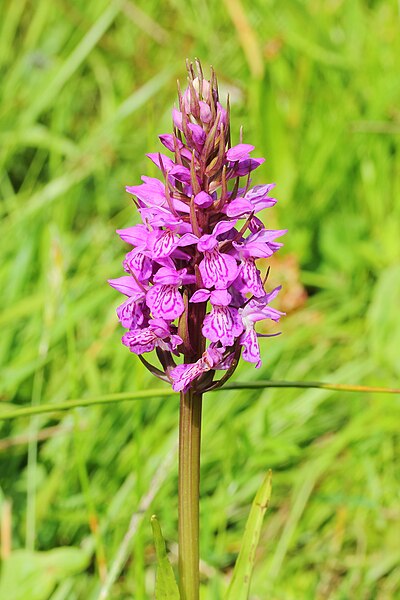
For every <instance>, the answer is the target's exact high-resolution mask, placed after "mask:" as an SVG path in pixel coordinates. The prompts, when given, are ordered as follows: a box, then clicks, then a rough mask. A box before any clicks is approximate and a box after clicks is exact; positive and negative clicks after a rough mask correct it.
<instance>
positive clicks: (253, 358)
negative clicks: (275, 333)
mask: <svg viewBox="0 0 400 600" xmlns="http://www.w3.org/2000/svg"><path fill="white" fill-rule="evenodd" d="M280 289H281V286H279V287H277V288H275V289H274V290H273V291H272V292H270V293H269V294H266V295H265V296H263V297H262V298H257V299H254V300H250V302H249V303H248V304H247V305H246V306H245V307H244V308H239V314H240V317H241V319H242V323H243V327H244V332H243V334H242V335H241V337H240V340H239V343H240V345H241V346H243V354H242V356H243V358H244V360H247V362H251V363H256V367H257V368H259V367H260V366H261V357H260V348H259V345H258V339H257V334H256V332H255V329H254V326H255V324H256V323H257V322H258V321H263V320H264V319H271V320H272V321H279V319H280V318H281V316H282V315H284V314H285V313H283V312H280V311H279V310H276V309H275V308H271V307H270V306H268V303H269V302H271V300H273V299H274V298H275V297H276V296H277V295H278V292H279V290H280Z"/></svg>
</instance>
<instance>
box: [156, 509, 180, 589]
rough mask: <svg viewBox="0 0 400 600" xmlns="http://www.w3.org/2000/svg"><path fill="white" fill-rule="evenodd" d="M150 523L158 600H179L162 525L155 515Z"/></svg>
mask: <svg viewBox="0 0 400 600" xmlns="http://www.w3.org/2000/svg"><path fill="white" fill-rule="evenodd" d="M150 521H151V526H152V528H153V537H154V545H155V547H156V555H157V576H156V600H179V599H180V596H179V590H178V586H177V583H176V581H175V575H174V572H173V570H172V567H171V564H170V562H169V560H168V556H167V551H166V548H165V541H164V538H163V536H162V532H161V527H160V524H159V522H158V519H157V517H156V516H155V515H153V516H152V517H151V520H150Z"/></svg>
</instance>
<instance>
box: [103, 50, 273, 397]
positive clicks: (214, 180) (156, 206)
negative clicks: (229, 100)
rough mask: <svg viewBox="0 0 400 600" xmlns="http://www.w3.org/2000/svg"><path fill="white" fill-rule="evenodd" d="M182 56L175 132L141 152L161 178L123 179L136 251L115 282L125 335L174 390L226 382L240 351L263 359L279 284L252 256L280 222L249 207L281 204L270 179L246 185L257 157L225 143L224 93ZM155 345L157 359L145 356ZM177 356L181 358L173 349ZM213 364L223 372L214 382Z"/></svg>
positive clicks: (267, 252) (261, 254) (266, 251)
mask: <svg viewBox="0 0 400 600" xmlns="http://www.w3.org/2000/svg"><path fill="white" fill-rule="evenodd" d="M195 68H196V72H195V69H194V67H193V65H188V74H189V77H188V87H187V89H186V91H185V92H184V93H183V94H181V93H180V92H179V95H178V97H179V109H176V108H174V109H173V112H172V118H173V123H174V133H172V134H165V135H160V141H161V143H162V144H163V145H164V147H165V148H166V149H167V150H168V151H169V152H171V153H172V155H173V157H172V158H171V157H170V156H167V155H165V154H162V153H154V154H148V157H149V158H150V160H151V161H152V162H153V163H154V164H155V165H156V166H157V167H158V168H159V169H160V172H161V174H160V179H156V178H153V177H142V181H143V183H141V184H140V185H136V186H130V187H127V188H126V189H127V191H128V192H129V193H130V194H132V195H133V198H134V202H135V204H136V206H137V209H138V211H139V213H140V216H141V219H142V221H143V223H141V224H139V225H134V226H133V227H128V228H126V229H120V230H118V231H117V233H118V234H119V236H120V237H121V238H122V239H123V240H124V241H125V242H127V243H128V244H130V245H131V246H132V249H131V250H130V251H129V252H128V254H127V255H126V257H125V260H124V262H123V266H124V270H125V272H126V273H127V275H124V276H123V277H119V278H118V279H111V280H110V281H109V283H110V285H111V286H112V287H114V288H115V289H117V290H118V291H119V292H122V293H123V294H125V296H127V299H126V300H125V302H124V303H123V304H121V305H120V306H119V307H118V309H117V314H118V318H119V320H120V321H121V323H122V326H123V327H125V328H126V329H128V331H127V332H126V333H125V334H124V335H123V337H122V342H123V344H125V346H127V347H128V348H129V349H130V350H131V352H134V353H135V354H137V355H138V356H140V357H141V359H142V361H143V362H144V364H145V365H146V366H147V367H148V368H149V369H150V370H151V371H152V372H153V373H154V374H155V375H157V376H159V377H161V378H162V379H166V380H168V381H170V382H171V383H172V386H173V388H174V390H176V391H184V392H185V391H187V390H188V389H189V388H195V389H196V390H197V391H199V392H201V391H205V390H209V389H211V388H215V387H216V386H218V385H221V384H222V383H224V382H225V381H226V380H227V379H228V377H229V376H230V375H231V374H232V373H233V371H234V369H235V368H236V365H237V362H238V359H239V356H240V354H241V353H242V356H243V359H244V360H246V361H248V362H252V363H255V365H256V366H257V367H259V366H260V365H261V359H260V349H259V343H258V340H259V337H262V336H260V335H259V334H257V333H256V331H255V325H256V323H257V322H258V321H261V320H264V319H271V320H273V321H279V319H280V317H281V315H282V314H283V313H281V312H280V311H278V310H276V309H274V308H271V307H270V306H269V303H270V301H271V300H273V299H274V298H275V297H276V295H277V293H278V291H279V289H280V288H276V289H275V290H273V291H272V292H270V293H266V291H265V290H264V284H265V281H263V280H262V278H261V274H260V271H259V270H258V268H257V265H256V261H257V259H259V258H268V257H270V256H271V255H272V254H273V253H274V252H276V251H277V250H278V249H279V248H280V247H281V246H282V244H281V243H279V242H276V241H275V240H276V239H277V238H279V237H280V236H282V235H283V234H284V233H285V230H270V229H266V228H265V227H264V225H263V223H262V221H261V220H260V219H259V218H258V217H257V216H256V214H257V213H258V212H259V211H261V210H263V209H265V208H270V207H271V206H273V205H274V204H275V203H276V200H275V198H273V197H271V196H270V193H271V191H272V189H273V188H274V184H267V185H256V186H254V187H250V186H251V179H250V174H251V172H252V171H254V169H256V168H257V167H259V166H260V165H261V164H262V163H263V162H264V159H263V158H252V157H251V156H250V153H251V152H252V151H253V150H254V146H251V145H250V144H243V143H239V144H237V145H236V146H231V141H230V124H229V108H228V110H226V109H224V108H223V107H222V106H221V104H220V103H219V99H218V87H217V82H216V78H215V75H214V73H212V75H211V80H210V81H208V80H206V79H204V77H203V73H202V70H201V66H200V63H199V62H198V61H196V64H195ZM153 350H155V351H156V354H157V357H158V359H159V361H160V363H161V367H162V369H159V368H157V367H155V366H153V365H152V364H150V363H149V362H148V361H147V360H146V359H144V358H143V356H142V355H143V354H144V353H146V352H152V351H153ZM181 355H182V356H183V364H179V365H177V364H176V362H175V360H174V358H173V357H174V356H176V357H179V356H181ZM216 370H225V375H224V376H223V377H222V379H220V380H219V381H217V382H213V378H214V375H215V371H216Z"/></svg>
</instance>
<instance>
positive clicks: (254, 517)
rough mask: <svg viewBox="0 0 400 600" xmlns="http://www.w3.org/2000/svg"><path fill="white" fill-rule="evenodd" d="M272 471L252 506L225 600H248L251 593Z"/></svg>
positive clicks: (269, 495)
mask: <svg viewBox="0 0 400 600" xmlns="http://www.w3.org/2000/svg"><path fill="white" fill-rule="evenodd" d="M271 476H272V473H271V471H268V473H267V475H266V477H265V479H264V481H263V483H262V484H261V487H260V488H259V490H258V492H257V494H256V497H255V498H254V501H253V504H252V506H251V510H250V514H249V517H248V519H247V523H246V529H245V532H244V536H243V540H242V547H241V548H240V552H239V556H238V558H237V560H236V565H235V569H234V571H233V577H232V580H231V583H230V585H229V588H228V590H227V592H226V595H225V600H247V598H248V597H249V591H250V582H251V575H252V572H253V567H254V560H255V555H256V549H257V545H258V541H259V539H260V532H261V525H262V522H263V518H264V514H265V511H266V510H267V508H268V504H269V499H270V497H271Z"/></svg>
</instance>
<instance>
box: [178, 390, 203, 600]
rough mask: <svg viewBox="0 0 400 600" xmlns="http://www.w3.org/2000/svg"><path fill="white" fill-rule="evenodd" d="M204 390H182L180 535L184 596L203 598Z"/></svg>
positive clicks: (193, 599) (185, 599)
mask: <svg viewBox="0 0 400 600" xmlns="http://www.w3.org/2000/svg"><path fill="white" fill-rule="evenodd" d="M201 410H202V394H197V393H195V392H193V391H192V390H188V391H187V392H181V395H180V419H179V483H178V537H179V561H178V569H179V589H180V595H181V600H198V598H199V585H200V583H199V487H200V486H199V484H200V443H201Z"/></svg>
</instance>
